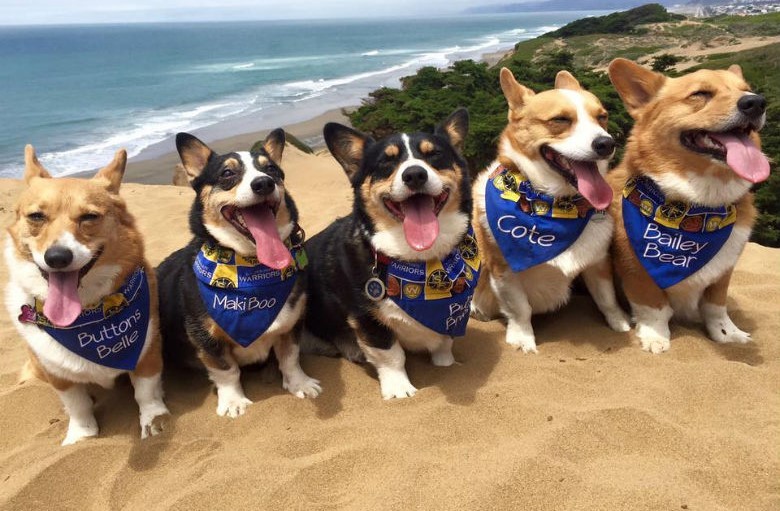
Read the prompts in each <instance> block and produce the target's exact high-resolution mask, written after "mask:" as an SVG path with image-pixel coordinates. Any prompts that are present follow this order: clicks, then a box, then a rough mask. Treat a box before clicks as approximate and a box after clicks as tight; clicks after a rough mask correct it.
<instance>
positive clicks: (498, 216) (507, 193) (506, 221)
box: [485, 166, 603, 272]
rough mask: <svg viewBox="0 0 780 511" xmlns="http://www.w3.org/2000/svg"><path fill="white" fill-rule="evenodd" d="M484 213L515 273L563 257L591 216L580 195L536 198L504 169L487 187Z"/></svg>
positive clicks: (519, 175)
mask: <svg viewBox="0 0 780 511" xmlns="http://www.w3.org/2000/svg"><path fill="white" fill-rule="evenodd" d="M485 209H486V213H487V221H488V225H489V226H490V230H491V232H492V233H493V238H495V240H496V243H497V244H498V248H499V249H500V250H501V253H502V254H503V256H504V259H506V261H507V263H509V267H510V268H512V271H515V272H518V271H523V270H527V269H528V268H531V267H532V266H536V265H538V264H542V263H545V262H547V261H549V260H551V259H553V258H555V257H556V256H558V255H559V254H561V253H562V252H563V251H565V250H566V249H567V248H569V247H570V246H571V245H572V244H573V243H574V242H575V241H577V239H578V238H579V237H580V234H582V231H583V230H584V229H585V226H586V225H587V224H588V221H589V220H590V217H591V216H592V215H593V213H594V212H595V209H594V208H593V206H592V205H591V204H590V202H588V201H587V199H585V198H584V197H582V196H581V195H574V196H572V197H553V196H551V195H547V194H544V193H540V192H537V191H536V190H535V189H534V187H533V185H531V182H530V181H529V180H528V179H527V178H526V177H525V176H524V175H523V174H522V173H521V172H519V171H517V170H510V169H508V168H506V167H504V166H499V167H498V168H497V169H496V171H495V172H494V173H493V174H492V176H491V179H488V181H487V183H486V185H485ZM599 214H603V213H601V212H600V213H599Z"/></svg>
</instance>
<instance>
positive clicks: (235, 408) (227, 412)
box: [217, 395, 252, 419]
mask: <svg viewBox="0 0 780 511" xmlns="http://www.w3.org/2000/svg"><path fill="white" fill-rule="evenodd" d="M251 404H252V401H250V400H249V399H247V398H246V397H244V396H235V395H234V396H230V397H224V398H223V397H220V398H219V399H218V400H217V415H219V416H220V417H230V418H231V419H235V418H236V417H240V416H241V415H244V413H245V412H246V407H247V406H249V405H251Z"/></svg>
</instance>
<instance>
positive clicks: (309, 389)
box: [282, 375, 322, 399]
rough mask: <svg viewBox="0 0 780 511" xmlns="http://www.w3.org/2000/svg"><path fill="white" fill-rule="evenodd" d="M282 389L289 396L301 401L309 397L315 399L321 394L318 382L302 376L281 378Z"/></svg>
mask: <svg viewBox="0 0 780 511" xmlns="http://www.w3.org/2000/svg"><path fill="white" fill-rule="evenodd" d="M282 387H284V389H285V390H287V391H288V392H289V393H290V394H292V395H293V396H295V397H299V398H301V399H303V398H306V397H310V398H315V397H317V396H319V395H320V393H321V392H322V387H321V386H320V381H319V380H315V379H314V378H311V377H309V376H306V375H303V376H301V377H298V378H290V379H289V380H288V379H287V378H283V381H282Z"/></svg>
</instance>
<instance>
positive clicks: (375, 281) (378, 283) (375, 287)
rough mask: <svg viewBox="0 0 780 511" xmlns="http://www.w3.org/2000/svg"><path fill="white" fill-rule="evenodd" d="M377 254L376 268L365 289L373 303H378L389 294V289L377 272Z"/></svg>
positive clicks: (372, 270)
mask: <svg viewBox="0 0 780 511" xmlns="http://www.w3.org/2000/svg"><path fill="white" fill-rule="evenodd" d="M376 266H377V262H376V252H374V267H373V268H372V269H371V275H372V276H371V278H370V279H368V280H367V281H366V285H365V286H364V287H363V292H364V293H366V296H367V297H368V299H369V300H371V301H372V302H378V301H380V300H381V299H382V298H384V297H385V295H386V294H387V288H386V287H385V283H384V282H382V279H380V278H379V271H378V270H377V267H376Z"/></svg>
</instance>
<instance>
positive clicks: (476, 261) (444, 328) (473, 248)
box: [378, 228, 480, 337]
mask: <svg viewBox="0 0 780 511" xmlns="http://www.w3.org/2000/svg"><path fill="white" fill-rule="evenodd" d="M378 257H379V256H378ZM379 261H380V262H382V263H385V264H387V268H386V271H387V276H386V278H385V279H384V280H385V283H386V286H387V297H388V298H390V299H391V300H393V302H395V303H396V305H398V306H399V307H400V308H401V309H403V310H404V311H405V312H406V313H407V314H409V315H410V316H411V317H413V318H414V319H416V320H417V321H419V322H420V323H422V324H423V325H425V326H426V327H428V328H430V329H431V330H433V331H434V332H438V333H440V334H443V335H450V336H453V337H455V336H462V335H464V334H465V333H466V323H468V319H469V311H470V306H471V297H472V295H473V294H474V289H476V286H477V279H478V278H479V267H480V257H479V250H478V249H477V240H476V239H475V238H474V232H473V231H472V230H471V228H469V231H468V233H466V235H465V236H464V238H463V240H462V241H461V242H460V243H459V244H458V246H457V247H456V248H455V250H453V251H452V252H451V253H450V254H449V255H448V256H447V257H445V258H444V259H443V260H441V261H440V260H438V259H432V260H430V261H425V262H406V261H396V260H388V259H384V260H383V259H382V258H379Z"/></svg>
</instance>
